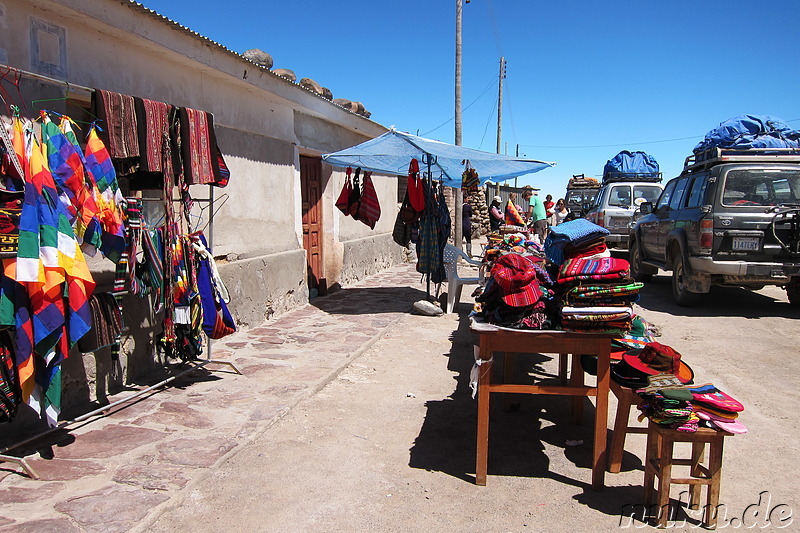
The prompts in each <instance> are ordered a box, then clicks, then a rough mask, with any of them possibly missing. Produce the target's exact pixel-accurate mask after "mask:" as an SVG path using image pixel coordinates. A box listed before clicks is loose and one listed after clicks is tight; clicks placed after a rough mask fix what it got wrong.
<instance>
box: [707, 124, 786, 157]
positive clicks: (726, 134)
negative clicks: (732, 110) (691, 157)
mask: <svg viewBox="0 0 800 533" xmlns="http://www.w3.org/2000/svg"><path fill="white" fill-rule="evenodd" d="M709 148H742V149H747V148H800V131H797V130H793V129H792V128H790V127H789V126H787V125H786V123H785V122H783V121H782V120H780V119H777V118H775V117H770V116H767V115H764V116H757V115H741V116H738V117H733V118H730V119H728V120H726V121H725V122H723V123H721V124H720V125H719V126H717V127H716V128H714V129H713V130H711V131H709V132H708V133H706V137H705V139H703V140H702V141H701V142H700V143H699V144H698V145H697V146H695V147H694V150H693V152H694V153H696V154H698V153H700V152H704V151H706V150H708V149H709Z"/></svg>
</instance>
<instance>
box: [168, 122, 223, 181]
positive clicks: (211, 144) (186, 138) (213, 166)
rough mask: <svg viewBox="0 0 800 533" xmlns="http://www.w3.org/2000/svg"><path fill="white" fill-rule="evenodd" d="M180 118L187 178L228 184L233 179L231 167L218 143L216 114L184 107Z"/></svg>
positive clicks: (182, 149)
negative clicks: (215, 124)
mask: <svg viewBox="0 0 800 533" xmlns="http://www.w3.org/2000/svg"><path fill="white" fill-rule="evenodd" d="M178 118H179V120H180V140H181V142H180V146H181V156H182V157H183V174H184V179H185V180H186V182H187V183H188V184H189V185H197V184H209V185H215V186H217V187H225V186H226V185H227V184H228V180H229V179H230V171H229V170H228V167H227V165H226V164H225V160H224V159H223V157H222V152H221V151H220V149H219V147H218V146H217V137H216V134H215V132H214V115H212V114H211V113H208V112H206V111H198V110H196V109H189V108H186V107H182V108H180V109H179V110H178Z"/></svg>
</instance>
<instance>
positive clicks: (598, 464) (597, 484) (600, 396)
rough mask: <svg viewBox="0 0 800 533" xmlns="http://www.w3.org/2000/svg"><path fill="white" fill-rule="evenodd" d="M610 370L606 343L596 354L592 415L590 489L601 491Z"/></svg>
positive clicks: (609, 351)
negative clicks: (593, 411) (595, 391)
mask: <svg viewBox="0 0 800 533" xmlns="http://www.w3.org/2000/svg"><path fill="white" fill-rule="evenodd" d="M610 368H611V343H610V342H607V343H604V345H603V347H602V348H601V349H600V352H599V353H598V354H597V406H596V408H595V414H594V417H595V418H594V448H593V450H592V454H593V462H592V488H593V489H594V490H603V487H604V485H605V473H606V438H607V437H606V432H607V425H608V392H609V390H610V387H611V372H610ZM574 371H575V369H574V368H573V372H574Z"/></svg>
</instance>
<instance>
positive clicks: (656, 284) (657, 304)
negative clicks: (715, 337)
mask: <svg viewBox="0 0 800 533" xmlns="http://www.w3.org/2000/svg"><path fill="white" fill-rule="evenodd" d="M671 291H672V285H671V278H670V277H669V276H654V277H653V279H652V280H650V281H649V282H647V283H645V286H644V289H642V290H641V292H640V294H641V299H640V300H639V302H637V303H638V305H640V306H641V307H642V308H644V309H648V310H651V311H657V312H661V313H669V314H672V315H675V316H686V317H724V316H735V317H745V318H762V317H785V318H800V307H793V306H791V305H790V304H789V303H788V302H786V301H781V300H777V299H775V298H773V297H771V296H769V295H767V294H763V293H761V292H756V291H751V290H747V289H742V288H740V287H718V286H714V287H711V292H709V293H708V294H705V295H703V296H702V298H701V299H700V302H699V304H698V305H697V306H696V307H681V306H679V305H677V304H676V303H675V302H674V301H673V300H672V292H671Z"/></svg>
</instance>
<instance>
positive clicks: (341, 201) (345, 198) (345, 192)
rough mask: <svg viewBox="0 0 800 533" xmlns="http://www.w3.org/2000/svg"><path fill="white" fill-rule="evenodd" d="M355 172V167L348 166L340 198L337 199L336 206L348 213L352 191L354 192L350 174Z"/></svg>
mask: <svg viewBox="0 0 800 533" xmlns="http://www.w3.org/2000/svg"><path fill="white" fill-rule="evenodd" d="M352 173H353V167H347V170H346V171H345V178H344V185H343V186H342V192H340V193H339V198H338V199H337V200H336V207H337V209H339V211H341V212H342V213H344V214H345V215H348V214H349V213H348V212H347V208H348V206H349V202H350V193H351V192H353V184H352V183H351V182H350V174H352Z"/></svg>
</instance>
